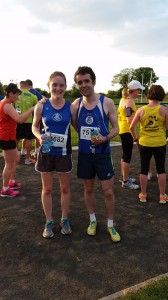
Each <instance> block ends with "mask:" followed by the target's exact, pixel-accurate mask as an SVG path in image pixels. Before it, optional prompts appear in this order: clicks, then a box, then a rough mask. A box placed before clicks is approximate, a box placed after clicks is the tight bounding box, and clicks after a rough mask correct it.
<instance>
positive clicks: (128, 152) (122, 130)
mask: <svg viewBox="0 0 168 300" xmlns="http://www.w3.org/2000/svg"><path fill="white" fill-rule="evenodd" d="M144 89H145V88H144V87H143V86H142V85H141V83H140V82H139V81H137V80H132V81H131V82H130V83H129V84H128V87H127V88H126V89H124V90H123V92H122V99H121V100H120V103H119V107H118V125H119V135H120V138H121V145H122V150H123V154H122V158H121V180H120V181H121V182H122V188H127V189H132V190H136V189H138V188H139V185H138V184H135V181H136V180H135V178H131V177H129V168H130V162H131V157H132V149H133V142H134V141H133V138H132V135H131V132H130V124H131V121H132V119H133V117H134V115H135V112H136V105H135V102H134V98H135V97H136V96H137V95H138V94H139V93H140V91H141V90H144Z"/></svg>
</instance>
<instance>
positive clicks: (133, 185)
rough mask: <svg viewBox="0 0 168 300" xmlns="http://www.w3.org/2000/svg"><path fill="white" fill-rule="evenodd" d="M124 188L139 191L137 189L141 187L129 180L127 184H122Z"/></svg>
mask: <svg viewBox="0 0 168 300" xmlns="http://www.w3.org/2000/svg"><path fill="white" fill-rule="evenodd" d="M122 188H124V189H130V190H137V189H139V185H138V184H135V183H133V182H131V181H130V180H128V181H127V182H124V181H123V182H122Z"/></svg>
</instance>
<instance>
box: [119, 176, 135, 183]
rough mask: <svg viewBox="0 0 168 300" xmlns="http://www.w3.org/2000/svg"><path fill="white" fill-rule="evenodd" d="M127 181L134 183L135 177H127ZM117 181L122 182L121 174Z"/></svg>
mask: <svg viewBox="0 0 168 300" xmlns="http://www.w3.org/2000/svg"><path fill="white" fill-rule="evenodd" d="M128 181H131V182H132V183H135V182H136V179H135V178H133V177H128ZM119 182H121V183H122V182H123V177H122V176H121V177H120V179H119Z"/></svg>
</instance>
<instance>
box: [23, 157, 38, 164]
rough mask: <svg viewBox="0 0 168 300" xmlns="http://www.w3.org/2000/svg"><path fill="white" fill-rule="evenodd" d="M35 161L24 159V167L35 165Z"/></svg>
mask: <svg viewBox="0 0 168 300" xmlns="http://www.w3.org/2000/svg"><path fill="white" fill-rule="evenodd" d="M35 163H36V160H35V159H32V158H26V159H25V165H31V164H35Z"/></svg>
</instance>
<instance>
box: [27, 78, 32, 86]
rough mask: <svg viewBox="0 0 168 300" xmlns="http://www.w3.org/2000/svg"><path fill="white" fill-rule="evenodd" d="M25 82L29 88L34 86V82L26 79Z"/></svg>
mask: <svg viewBox="0 0 168 300" xmlns="http://www.w3.org/2000/svg"><path fill="white" fill-rule="evenodd" d="M25 82H26V84H27V85H28V86H33V82H32V81H31V80H30V79H26V80H25Z"/></svg>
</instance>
